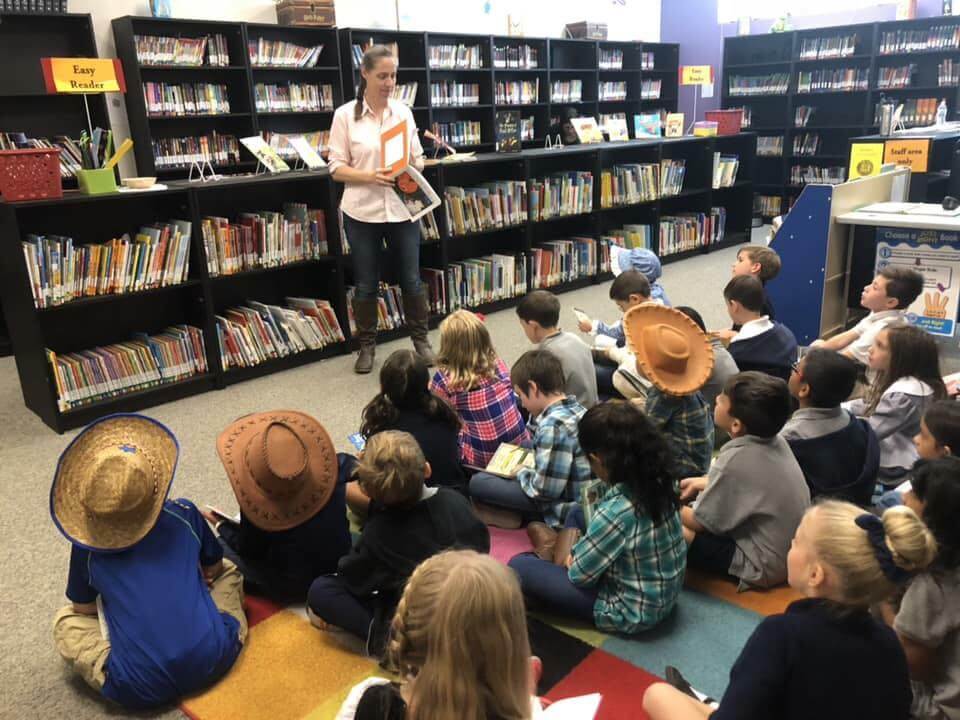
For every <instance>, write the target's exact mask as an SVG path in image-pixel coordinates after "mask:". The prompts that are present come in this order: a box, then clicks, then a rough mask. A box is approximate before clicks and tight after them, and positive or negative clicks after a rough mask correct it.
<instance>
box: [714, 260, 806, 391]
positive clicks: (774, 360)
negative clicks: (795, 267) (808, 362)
mask: <svg viewBox="0 0 960 720" xmlns="http://www.w3.org/2000/svg"><path fill="white" fill-rule="evenodd" d="M723 298H724V300H726V301H727V313H728V314H729V315H730V319H731V320H733V322H734V324H736V325H739V326H740V331H739V332H737V333H736V334H735V335H734V336H733V337H732V338H731V339H730V346H729V350H730V355H731V356H732V357H733V359H734V361H735V362H736V363H737V367H738V368H740V370H741V371H745V370H759V371H760V372H765V373H767V374H768V375H773V376H774V377H778V378H780V379H781V380H783V381H784V382H786V381H787V380H789V379H790V368H791V367H792V366H793V363H795V362H796V360H797V339H796V338H795V337H794V336H793V333H792V332H791V331H790V328H788V327H787V326H786V325H783V324H781V323H778V322H775V321H773V320H771V319H770V318H769V317H768V316H766V315H764V314H763V299H764V292H763V285H761V284H760V281H759V280H757V279H756V278H755V277H753V276H752V275H737V276H736V277H734V278H733V279H732V280H731V281H730V282H728V283H727V286H726V287H725V288H724V289H723Z"/></svg>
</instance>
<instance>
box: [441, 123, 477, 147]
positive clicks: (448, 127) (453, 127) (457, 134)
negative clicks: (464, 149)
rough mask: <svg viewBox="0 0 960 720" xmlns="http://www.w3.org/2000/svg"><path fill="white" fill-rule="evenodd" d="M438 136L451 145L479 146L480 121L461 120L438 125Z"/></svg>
mask: <svg viewBox="0 0 960 720" xmlns="http://www.w3.org/2000/svg"><path fill="white" fill-rule="evenodd" d="M436 126H437V131H436V132H437V134H439V135H440V137H441V138H443V139H444V140H445V141H446V142H447V143H449V144H450V145H479V144H480V143H481V142H482V140H481V139H480V121H479V120H459V121H457V122H450V123H436Z"/></svg>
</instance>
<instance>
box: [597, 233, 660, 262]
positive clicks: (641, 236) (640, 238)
mask: <svg viewBox="0 0 960 720" xmlns="http://www.w3.org/2000/svg"><path fill="white" fill-rule="evenodd" d="M600 239H601V240H602V241H603V242H606V243H607V244H608V245H618V246H620V247H624V248H627V249H629V250H633V249H634V248H643V249H646V250H652V249H653V245H652V242H653V227H652V226H650V225H624V226H623V227H622V228H616V229H614V230H607V231H606V232H605V233H604V234H603V235H601V236H600ZM609 265H610V260H609V256H608V257H607V268H606V269H607V270H609V269H610V268H609ZM601 270H603V268H601Z"/></svg>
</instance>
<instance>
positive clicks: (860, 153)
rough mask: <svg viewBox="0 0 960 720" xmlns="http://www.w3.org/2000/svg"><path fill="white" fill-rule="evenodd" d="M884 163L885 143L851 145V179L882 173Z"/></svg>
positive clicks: (849, 175)
mask: <svg viewBox="0 0 960 720" xmlns="http://www.w3.org/2000/svg"><path fill="white" fill-rule="evenodd" d="M882 164H883V143H852V144H851V145H850V171H849V172H848V173H847V176H848V177H849V179H850V180H856V179H857V178H862V177H870V176H871V175H879V174H880V166H881V165H882Z"/></svg>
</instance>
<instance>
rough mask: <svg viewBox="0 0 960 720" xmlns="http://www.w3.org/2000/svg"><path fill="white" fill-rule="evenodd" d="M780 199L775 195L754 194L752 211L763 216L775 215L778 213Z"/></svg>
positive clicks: (780, 206) (780, 203) (780, 205)
mask: <svg viewBox="0 0 960 720" xmlns="http://www.w3.org/2000/svg"><path fill="white" fill-rule="evenodd" d="M781 208H782V199H781V198H780V197H778V196H777V195H754V196H753V211H754V212H755V213H756V214H757V215H762V216H763V217H770V218H772V217H776V216H777V215H779V214H780V209H781Z"/></svg>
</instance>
